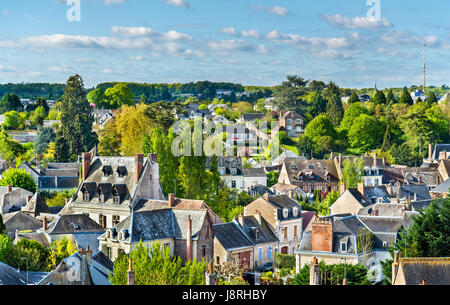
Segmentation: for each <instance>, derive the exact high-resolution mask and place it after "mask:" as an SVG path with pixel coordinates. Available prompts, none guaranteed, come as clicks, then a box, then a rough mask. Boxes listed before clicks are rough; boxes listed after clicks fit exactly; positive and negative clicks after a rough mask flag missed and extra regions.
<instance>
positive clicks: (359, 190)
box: [358, 181, 365, 196]
mask: <svg viewBox="0 0 450 305" xmlns="http://www.w3.org/2000/svg"><path fill="white" fill-rule="evenodd" d="M364 189H365V186H364V181H361V182H360V183H358V192H359V193H360V194H361V195H363V196H365V195H364Z"/></svg>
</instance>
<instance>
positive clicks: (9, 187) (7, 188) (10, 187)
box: [6, 183, 12, 193]
mask: <svg viewBox="0 0 450 305" xmlns="http://www.w3.org/2000/svg"><path fill="white" fill-rule="evenodd" d="M6 192H7V193H11V192H12V185H11V183H8V186H7V187H6Z"/></svg>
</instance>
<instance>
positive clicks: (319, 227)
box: [311, 216, 333, 252]
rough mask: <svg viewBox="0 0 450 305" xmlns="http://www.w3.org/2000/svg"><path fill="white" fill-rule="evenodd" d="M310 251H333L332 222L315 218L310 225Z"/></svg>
mask: <svg viewBox="0 0 450 305" xmlns="http://www.w3.org/2000/svg"><path fill="white" fill-rule="evenodd" d="M311 234H312V248H311V250H312V251H325V252H332V251H333V222H332V220H331V219H320V218H319V217H317V216H316V218H315V219H314V221H313V223H312V231H311Z"/></svg>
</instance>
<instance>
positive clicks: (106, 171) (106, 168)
mask: <svg viewBox="0 0 450 305" xmlns="http://www.w3.org/2000/svg"><path fill="white" fill-rule="evenodd" d="M102 172H103V176H104V177H109V176H111V175H112V173H113V170H112V167H111V166H110V165H105V166H103V169H102Z"/></svg>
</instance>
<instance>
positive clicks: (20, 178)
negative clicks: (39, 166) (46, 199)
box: [0, 168, 36, 193]
mask: <svg viewBox="0 0 450 305" xmlns="http://www.w3.org/2000/svg"><path fill="white" fill-rule="evenodd" d="M8 184H11V186H13V187H21V188H23V189H25V190H27V191H30V192H32V193H35V192H36V182H34V179H33V177H31V175H30V174H29V173H27V172H26V171H25V170H24V169H21V168H9V169H7V170H6V171H5V172H4V173H3V178H2V179H1V180H0V185H1V186H7V185H8Z"/></svg>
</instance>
